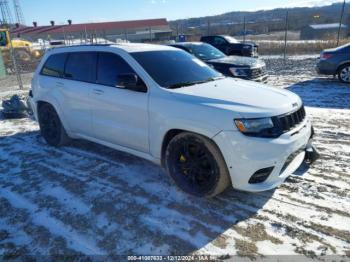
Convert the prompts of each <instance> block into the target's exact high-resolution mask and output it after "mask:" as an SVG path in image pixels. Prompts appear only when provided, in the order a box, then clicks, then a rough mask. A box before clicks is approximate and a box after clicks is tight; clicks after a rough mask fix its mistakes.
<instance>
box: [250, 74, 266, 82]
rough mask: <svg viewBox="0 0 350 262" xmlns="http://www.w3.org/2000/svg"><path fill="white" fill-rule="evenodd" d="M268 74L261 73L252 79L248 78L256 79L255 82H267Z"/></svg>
mask: <svg viewBox="0 0 350 262" xmlns="http://www.w3.org/2000/svg"><path fill="white" fill-rule="evenodd" d="M268 77H269V76H268V75H267V74H265V75H261V76H259V77H257V78H252V79H248V80H252V81H255V82H261V83H267V79H268Z"/></svg>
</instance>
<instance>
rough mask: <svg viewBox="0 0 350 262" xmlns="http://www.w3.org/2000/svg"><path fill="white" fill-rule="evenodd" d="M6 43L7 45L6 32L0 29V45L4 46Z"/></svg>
mask: <svg viewBox="0 0 350 262" xmlns="http://www.w3.org/2000/svg"><path fill="white" fill-rule="evenodd" d="M6 45H7V39H6V32H4V31H1V32H0V46H6Z"/></svg>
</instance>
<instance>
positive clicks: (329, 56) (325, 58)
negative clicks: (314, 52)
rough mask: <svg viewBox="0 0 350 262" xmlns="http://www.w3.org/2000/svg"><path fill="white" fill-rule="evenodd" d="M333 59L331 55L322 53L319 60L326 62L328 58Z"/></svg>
mask: <svg viewBox="0 0 350 262" xmlns="http://www.w3.org/2000/svg"><path fill="white" fill-rule="evenodd" d="M332 57H333V55H332V54H329V53H322V54H321V59H322V60H327V59H330V58H332Z"/></svg>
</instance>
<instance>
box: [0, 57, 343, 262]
mask: <svg viewBox="0 0 350 262" xmlns="http://www.w3.org/2000/svg"><path fill="white" fill-rule="evenodd" d="M314 62H315V58H302V57H299V58H298V57H295V58H293V59H291V60H289V61H288V63H287V65H286V66H285V65H284V63H283V61H282V59H279V58H271V59H267V64H268V70H269V72H270V74H271V77H270V79H269V82H270V84H272V85H275V86H278V87H282V88H288V89H290V90H292V91H294V92H296V93H298V94H299V95H300V96H301V97H302V98H303V100H304V103H305V105H306V111H307V113H308V114H310V115H311V116H312V117H313V122H314V126H315V130H316V137H315V144H316V146H317V147H318V148H319V151H320V154H321V158H320V160H318V161H317V162H316V163H315V164H314V165H313V166H311V167H308V166H305V165H304V166H302V167H301V168H299V170H297V171H296V172H295V174H294V175H292V176H291V177H289V178H288V179H287V181H286V182H285V183H284V184H283V185H281V186H280V187H279V188H277V189H275V190H271V191H267V192H262V193H245V192H238V191H235V190H233V189H229V190H227V191H226V192H225V193H224V194H222V195H220V196H219V197H217V198H215V199H212V200H207V199H198V198H194V197H191V196H188V195H186V194H184V193H182V192H180V191H178V190H177V189H176V188H175V186H174V185H172V184H171V182H170V180H169V178H168V177H167V176H166V175H165V174H164V172H163V170H162V169H160V168H159V167H157V166H154V165H153V164H151V163H149V162H147V161H144V160H142V159H139V158H136V157H133V156H130V155H127V154H124V153H121V152H118V151H115V150H111V149H108V148H105V147H102V146H98V145H95V144H93V143H89V142H84V141H75V142H74V143H73V144H72V145H71V146H69V147H65V148H60V149H56V148H52V147H49V146H47V145H46V144H45V143H44V141H43V139H42V138H41V137H40V135H39V132H38V126H37V124H36V123H35V122H33V121H32V120H30V119H20V120H3V119H2V120H1V119H0V254H2V255H4V256H5V258H15V257H18V256H20V255H24V254H25V255H35V254H40V255H53V256H57V257H60V256H61V255H73V256H74V255H108V256H109V257H111V258H114V260H116V261H118V260H120V257H117V255H131V254H134V255H137V254H138V255H146V254H148V255H149V254H152V255H154V254H157V255H169V254H177V255H180V254H181V255H188V254H211V255H217V256H219V257H220V258H222V259H223V258H229V257H230V256H234V255H239V256H243V257H248V258H253V257H255V256H260V255H274V254H280V255H282V254H283V255H295V254H299V255H303V256H307V257H314V256H316V255H334V254H336V255H347V256H350V226H349V225H350V213H349V210H350V193H349V189H350V167H349V160H350V110H349V109H350V87H349V86H347V85H343V84H340V83H339V82H337V81H334V80H333V79H331V78H319V77H317V76H316V74H315V72H314V70H313V66H314ZM8 95H9V93H8V92H3V96H8Z"/></svg>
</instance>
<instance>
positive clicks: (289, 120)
mask: <svg viewBox="0 0 350 262" xmlns="http://www.w3.org/2000/svg"><path fill="white" fill-rule="evenodd" d="M305 116H306V114H305V108H304V106H302V107H301V108H300V109H298V110H297V111H295V112H293V113H290V114H286V115H282V116H277V117H276V118H275V121H276V122H277V125H278V126H280V128H281V130H282V131H283V133H286V132H288V131H290V130H292V129H293V128H295V127H296V126H298V125H299V124H300V123H301V122H303V121H304V119H305Z"/></svg>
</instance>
